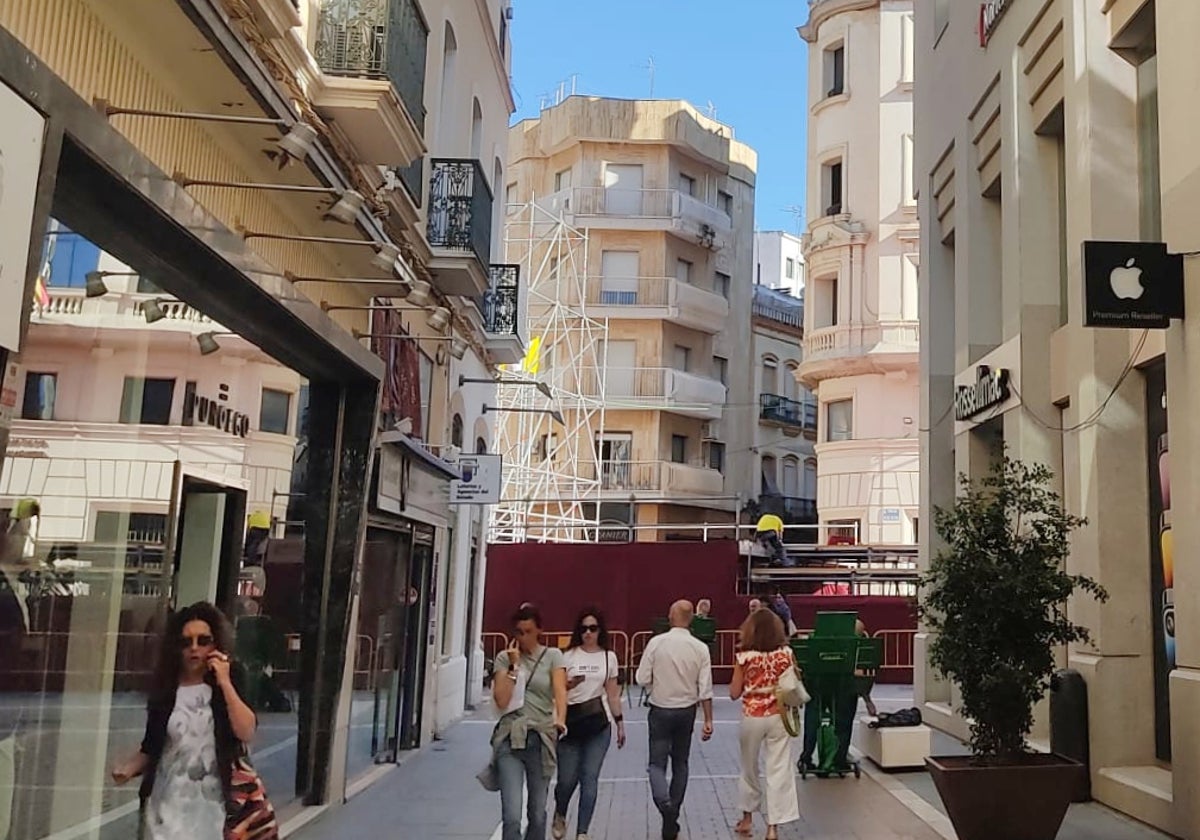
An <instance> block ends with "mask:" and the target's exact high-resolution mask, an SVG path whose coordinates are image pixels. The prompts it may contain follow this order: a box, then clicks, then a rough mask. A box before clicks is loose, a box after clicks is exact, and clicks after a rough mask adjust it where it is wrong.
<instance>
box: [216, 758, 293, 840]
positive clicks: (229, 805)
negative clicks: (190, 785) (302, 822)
mask: <svg viewBox="0 0 1200 840" xmlns="http://www.w3.org/2000/svg"><path fill="white" fill-rule="evenodd" d="M224 840H279V822H278V820H276V818H275V809H274V808H273V807H271V801H270V800H269V799H267V789H266V788H265V787H264V786H263V783H262V778H261V777H260V776H259V775H258V771H257V770H255V769H254V766H253V765H252V764H251V763H250V759H249V757H248V756H246V754H245V753H243V754H242V755H241V756H239V757H238V760H237V763H236V764H234V766H233V776H232V777H231V779H230V782H229V797H228V799H227V800H226V802H225V832H224Z"/></svg>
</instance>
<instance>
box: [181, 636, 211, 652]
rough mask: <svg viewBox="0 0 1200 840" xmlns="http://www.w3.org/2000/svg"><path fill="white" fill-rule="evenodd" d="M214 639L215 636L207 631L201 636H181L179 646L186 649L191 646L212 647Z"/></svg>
mask: <svg viewBox="0 0 1200 840" xmlns="http://www.w3.org/2000/svg"><path fill="white" fill-rule="evenodd" d="M214 641H215V640H214V639H213V637H212V636H210V635H208V634H207V633H205V634H203V635H200V636H181V637H180V638H179V646H180V647H181V648H183V649H184V650H187V649H188V648H191V647H193V646H195V647H202V648H206V647H212V646H213V643H214Z"/></svg>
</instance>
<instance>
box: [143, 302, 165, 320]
mask: <svg viewBox="0 0 1200 840" xmlns="http://www.w3.org/2000/svg"><path fill="white" fill-rule="evenodd" d="M142 316H143V317H145V319H146V323H147V324H153V323H155V322H156V321H161V320H162V319H163V318H166V317H167V313H165V312H163V309H162V306H161V305H160V303H159V300H158V298H153V299H151V300H144V301H142Z"/></svg>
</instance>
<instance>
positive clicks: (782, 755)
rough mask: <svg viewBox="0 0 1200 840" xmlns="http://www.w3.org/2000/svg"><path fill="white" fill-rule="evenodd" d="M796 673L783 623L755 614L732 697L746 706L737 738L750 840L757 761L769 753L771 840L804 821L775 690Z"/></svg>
mask: <svg viewBox="0 0 1200 840" xmlns="http://www.w3.org/2000/svg"><path fill="white" fill-rule="evenodd" d="M794 667H796V660H795V658H794V657H793V656H792V649H791V648H790V647H788V643H787V636H786V634H785V633H784V629H783V622H781V621H780V620H779V616H777V615H775V613H773V612H771V611H770V610H757V611H756V612H752V613H750V615H749V616H748V617H747V618H746V620H745V621H744V622H742V629H741V647H740V650H739V651H738V654H737V662H736V664H735V665H734V667H733V681H732V682H731V683H730V684H729V696H730V697H731V698H733V699H734V700H737V699H738V698H741V700H742V724H741V727H740V729H739V732H738V740H739V741H740V743H741V752H742V779H741V781H740V782H739V783H738V789H739V794H740V800H741V806H742V819H741V821H740V822H739V823H738V824H737V828H736V831H737V833H738V834H749V833H750V831H751V829H752V827H753V824H754V812H755V811H757V810H758V809H759V808H760V807H761V806H762V800H763V791H762V784H761V782H760V781H759V778H758V756H759V752H760V751H764V752H765V753H766V770H767V796H766V799H767V840H776V838H777V837H778V836H779V834H778V826H780V825H782V824H783V823H789V822H793V821H795V820H798V819H800V803H799V802H798V800H797V798H796V779H795V776H793V775H792V742H791V738H790V737H789V736H788V733H787V730H786V729H785V728H784V726H783V718H782V717H780V716H779V703H778V701H776V699H775V690H776V689H777V688H778V686H779V677H780V676H781V675H782V674H783V673H784V672H785V671H787V669H788V668H794Z"/></svg>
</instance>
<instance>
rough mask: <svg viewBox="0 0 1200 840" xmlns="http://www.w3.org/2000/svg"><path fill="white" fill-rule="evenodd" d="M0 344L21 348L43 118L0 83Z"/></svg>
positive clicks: (14, 348) (40, 157)
mask: <svg viewBox="0 0 1200 840" xmlns="http://www.w3.org/2000/svg"><path fill="white" fill-rule="evenodd" d="M0 125H3V126H4V130H3V131H0V222H2V223H0V304H2V305H0V347H6V348H8V349H9V350H13V351H16V350H19V349H20V347H19V345H20V342H21V311H22V310H23V309H24V303H25V272H26V269H27V268H28V266H29V240H30V236H31V235H32V233H33V205H34V202H35V201H36V199H37V185H38V172H39V171H40V170H41V168H42V142H43V138H44V136H45V128H46V120H45V119H44V118H43V117H42V115H41V114H40V113H38V111H37V109H36V108H34V107H33V106H31V105H30V104H29V103H28V102H26V101H25V100H24V99H22V98H21V97H20V96H18V95H17V94H16V93H15V92H13V90H12V89H11V88H9V87H8V86H7V85H4V84H0Z"/></svg>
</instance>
